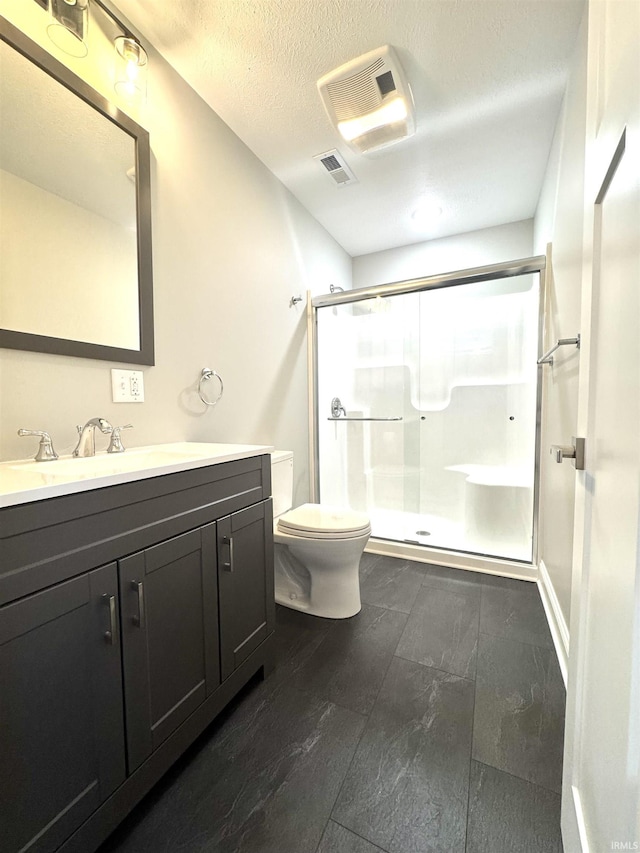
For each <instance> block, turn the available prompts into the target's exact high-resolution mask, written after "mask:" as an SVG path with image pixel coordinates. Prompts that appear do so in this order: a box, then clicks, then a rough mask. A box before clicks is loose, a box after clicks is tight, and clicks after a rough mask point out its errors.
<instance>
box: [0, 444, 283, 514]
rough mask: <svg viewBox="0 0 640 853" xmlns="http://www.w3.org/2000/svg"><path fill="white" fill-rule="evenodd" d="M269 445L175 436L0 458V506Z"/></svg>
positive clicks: (254, 452) (255, 452)
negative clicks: (40, 458)
mask: <svg viewBox="0 0 640 853" xmlns="http://www.w3.org/2000/svg"><path fill="white" fill-rule="evenodd" d="M272 450H273V447H271V446H268V445H253V444H208V443H198V442H189V441H183V442H176V443H174V444H155V445H151V446H149V447H133V448H130V449H128V450H125V452H124V453H106V452H104V453H96V455H95V456H88V457H85V458H82V459H75V458H74V457H73V456H61V457H60V458H59V459H56V460H54V461H51V462H35V461H34V460H33V459H26V460H25V459H17V460H15V461H12V462H2V463H0V507H8V506H14V505H15V504H23V503H30V502H32V501H42V500H46V499H47V498H55V497H60V496H61V495H71V494H75V493H76V492H87V491H90V490H91V489H101V488H103V487H104V486H117V485H119V484H121V483H131V482H133V481H134V480H144V479H147V478H149V477H159V476H162V475H163V474H173V473H175V472H176V471H188V470H190V469H192V468H203V467H204V466H206V465H217V464H219V463H221V462H233V461H235V460H237V459H247V458H249V457H250V456H260V455H262V454H263V453H270V452H271V451H272Z"/></svg>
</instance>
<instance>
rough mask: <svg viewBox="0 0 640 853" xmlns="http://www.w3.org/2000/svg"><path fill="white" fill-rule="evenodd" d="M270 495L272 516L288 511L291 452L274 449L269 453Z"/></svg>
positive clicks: (290, 483)
mask: <svg viewBox="0 0 640 853" xmlns="http://www.w3.org/2000/svg"><path fill="white" fill-rule="evenodd" d="M271 495H272V497H273V517H274V518H278V516H280V515H282V514H283V513H285V512H288V511H289V510H290V509H291V507H292V505H293V453H292V452H291V451H290V450H274V451H273V453H272V454H271Z"/></svg>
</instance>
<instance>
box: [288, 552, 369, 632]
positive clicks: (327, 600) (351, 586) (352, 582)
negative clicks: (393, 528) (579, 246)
mask: <svg viewBox="0 0 640 853" xmlns="http://www.w3.org/2000/svg"><path fill="white" fill-rule="evenodd" d="M366 539H368V536H367V537H361V540H362V541H361V542H358V546H357V548H356V549H354V551H355V553H353V554H352V555H350V557H351V558H350V559H349V560H348V561H347V560H345V559H344V556H343V557H342V559H340V560H338V561H337V562H336V563H332V562H330V561H329V562H328V561H327V560H326V554H325V559H324V560H323V562H322V566H321V567H319V566H317V565H313V559H312V556H310V554H309V551H308V546H307V544H306V543H304V542H294V543H293V544H292V545H291V546H288V545H284V544H280V543H278V542H276V543H275V544H274V552H275V553H274V558H275V559H274V562H275V600H276V603H277V604H282V605H283V606H284V607H289V608H291V609H292V610H299V611H301V612H302V613H309V614H310V615H312V616H320V617H322V618H324V619H349V618H350V617H351V616H355V615H356V613H359V612H360V610H361V609H362V605H361V603H360V578H359V565H360V556H361V554H362V551H363V550H364V546H365V544H366ZM314 550H315V549H313V548H312V549H311V551H312V552H313V551H314ZM295 551H298V553H294V552H295ZM300 551H301V553H300ZM300 558H302V559H304V560H305V562H306V563H307V565H308V564H309V563H311V564H312V565H313V569H312V571H309V569H308V568H307V567H306V565H305V564H304V563H303V562H301V559H300Z"/></svg>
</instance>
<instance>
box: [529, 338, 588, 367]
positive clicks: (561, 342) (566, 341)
mask: <svg viewBox="0 0 640 853" xmlns="http://www.w3.org/2000/svg"><path fill="white" fill-rule="evenodd" d="M571 344H573V345H574V346H576V347H577V348H578V349H580V335H576V337H575V338H558V343H557V344H556V345H555V346H553V347H551V349H550V350H549V352H546V353H545V354H544V355H543V356H540V358H539V359H538V362H537V363H538V364H553V355H552V353H554V352H555V351H556V350H557V349H558V347H564V346H570V345H571Z"/></svg>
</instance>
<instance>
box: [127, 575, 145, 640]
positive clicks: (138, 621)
mask: <svg viewBox="0 0 640 853" xmlns="http://www.w3.org/2000/svg"><path fill="white" fill-rule="evenodd" d="M131 589H133V590H134V591H135V592H137V594H138V615H137V616H134V617H133V624H134V625H137V626H138V628H144V627H145V625H146V619H145V613H144V589H143V587H142V581H131Z"/></svg>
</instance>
